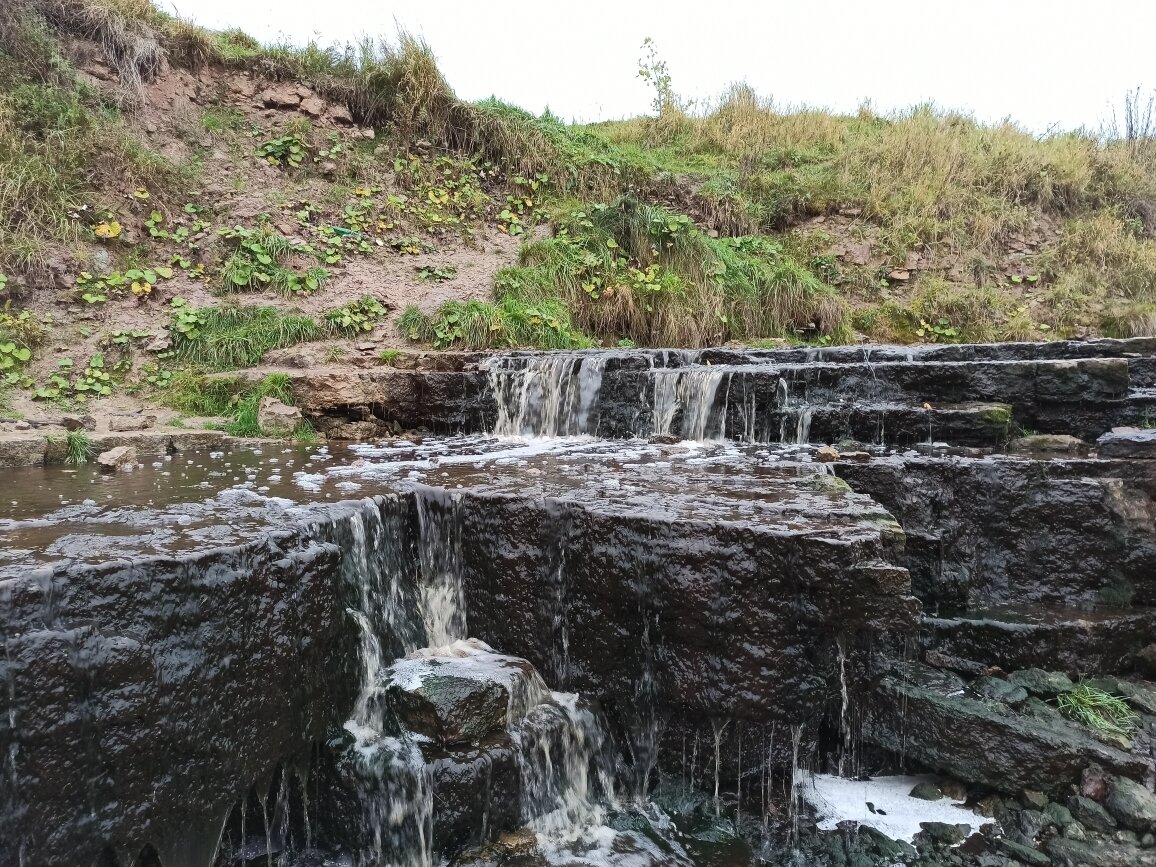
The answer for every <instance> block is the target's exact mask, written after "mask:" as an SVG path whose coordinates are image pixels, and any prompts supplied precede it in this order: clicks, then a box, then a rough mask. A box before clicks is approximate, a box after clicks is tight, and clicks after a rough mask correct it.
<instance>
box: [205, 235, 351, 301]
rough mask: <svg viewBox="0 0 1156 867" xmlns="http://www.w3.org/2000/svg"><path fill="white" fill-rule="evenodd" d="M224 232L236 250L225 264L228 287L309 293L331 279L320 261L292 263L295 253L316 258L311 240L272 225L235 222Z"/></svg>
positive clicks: (222, 269) (224, 276)
mask: <svg viewBox="0 0 1156 867" xmlns="http://www.w3.org/2000/svg"><path fill="white" fill-rule="evenodd" d="M220 234H221V236H222V237H223V238H225V239H226V240H228V241H229V242H231V243H232V244H233V252H232V253H231V254H230V255H229V257H228V258H227V259H226V260H225V264H224V265H223V266H221V278H222V280H223V281H224V285H225V288H226V289H228V290H233V291H245V290H250V289H264V288H269V289H274V290H276V291H278V292H281V293H282V294H285V295H308V294H310V293H312V292H316V291H317V290H318V289H320V288H321V287H322V286H323V285H324V283H325V281H326V280H328V279H329V272H328V271H327V270H326V269H325V268H323V267H321V266H319V265H317V266H312V267H309V268H302V267H297V268H295V267H292V264H291V262H290V260H291V259H292V257H294V256H301V257H309V258H316V256H317V254H316V252H315V251H314V250H313V248H312V247H310V246H309V245H308V244H300V243H297V244H295V243H293V242H292V241H290V240H289V239H288V238H286V237H284V236H283V235H281V234H279V233H278V232H277V231H276V230H274V229H273V228H272V227H270V226H267V225H261V226H258V227H257V228H255V229H250V228H246V227H245V226H234V227H233V228H231V229H222V230H221V233H220Z"/></svg>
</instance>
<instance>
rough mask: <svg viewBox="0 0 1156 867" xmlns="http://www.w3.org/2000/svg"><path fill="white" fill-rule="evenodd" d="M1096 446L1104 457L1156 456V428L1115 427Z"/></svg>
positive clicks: (1149, 457) (1097, 441)
mask: <svg viewBox="0 0 1156 867" xmlns="http://www.w3.org/2000/svg"><path fill="white" fill-rule="evenodd" d="M1096 446H1097V447H1098V450H1099V453H1100V457H1102V458H1141V459H1143V458H1148V459H1151V458H1156V429H1145V428H1138V427H1114V428H1112V430H1111V431H1110V432H1108V433H1106V434H1104V435H1103V436H1102V437H1100V438H1099V439H1098V440H1096Z"/></svg>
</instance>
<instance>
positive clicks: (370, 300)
mask: <svg viewBox="0 0 1156 867" xmlns="http://www.w3.org/2000/svg"><path fill="white" fill-rule="evenodd" d="M385 314H386V309H385V306H384V305H383V304H382V303H381V302H380V301H378V300H377V299H376V298H374V297H373V296H372V295H363V296H362V297H361V298H359V299H358V300H356V301H351V302H349V303H348V304H346V305H344V306H342V307H338V308H337V309H336V310H330V311H329V312H328V313H326V314H324V316H323V318H324V319H325V323H326V326H327V327H328V329H329V331H330V332H332V333H333V334H338V335H342V336H345V337H356V336H357V335H358V334H361V333H363V332H366V331H373V329H374V328H376V327H377V324H378V322H380V321H381V319H382V317H384V316H385Z"/></svg>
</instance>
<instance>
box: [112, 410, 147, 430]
mask: <svg viewBox="0 0 1156 867" xmlns="http://www.w3.org/2000/svg"><path fill="white" fill-rule="evenodd" d="M156 423H157V417H156V416H155V415H146V414H137V413H126V414H117V415H110V416H109V417H108V429H109V430H110V431H114V432H124V431H134V430H148V429H149V428H151V427H156Z"/></svg>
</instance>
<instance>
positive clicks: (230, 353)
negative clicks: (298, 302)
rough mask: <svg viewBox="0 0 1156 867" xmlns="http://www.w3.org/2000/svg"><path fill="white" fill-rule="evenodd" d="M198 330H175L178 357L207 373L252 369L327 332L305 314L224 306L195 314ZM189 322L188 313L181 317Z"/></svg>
mask: <svg viewBox="0 0 1156 867" xmlns="http://www.w3.org/2000/svg"><path fill="white" fill-rule="evenodd" d="M192 313H193V315H195V317H196V325H195V328H192V329H190V330H188V331H185V332H182V331H181V330H180V329H178V328H174V329H173V334H174V340H173V348H174V352H175V355H176V357H177V358H178V359H179V360H180V361H182V362H184V363H186V364H189V365H192V366H195V367H199V368H201V369H204V370H235V369H237V368H241V367H252V366H253V365H255V364H257V363H258V362H260V360H261V356H263V355H264V354H265V353H266V352H269V351H270V350H272V349H281V348H284V347H286V346H295V345H297V344H299V343H306V342H308V341H310V340H317V339H318V338H320V337H322V336H323V334H324V331H323V329H322V328H321V326H319V325H318V324H317V323H316V322H315V321H314V320H313V319H312V318H310V317H308V316H305V315H304V314H301V313H294V312H288V313H286V312H283V311H281V310H278V309H277V308H276V307H263V306H241V305H221V306H218V307H200V308H196V309H195V310H193V311H192ZM179 315H181V316H183V317H184V320H183V321H184V322H188V315H189V314H188V312H182V313H181V314H179Z"/></svg>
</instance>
